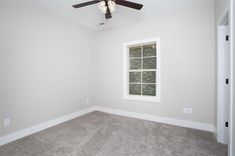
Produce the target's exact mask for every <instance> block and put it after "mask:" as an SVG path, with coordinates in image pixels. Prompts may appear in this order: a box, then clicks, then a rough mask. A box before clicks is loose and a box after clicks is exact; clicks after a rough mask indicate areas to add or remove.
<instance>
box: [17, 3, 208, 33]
mask: <svg viewBox="0 0 235 156" xmlns="http://www.w3.org/2000/svg"><path fill="white" fill-rule="evenodd" d="M22 1H27V2H30V3H32V4H33V5H36V6H37V7H40V8H42V9H45V10H47V11H49V12H51V13H53V14H56V15H58V16H60V17H63V18H65V19H67V20H69V21H71V22H74V23H76V24H78V25H80V26H83V27H85V28H88V29H91V30H101V29H104V28H108V27H112V26H121V25H126V24H129V23H133V22H140V21H142V20H143V19H146V18H152V17H154V15H155V14H156V13H157V11H156V10H159V9H161V10H162V9H163V8H162V7H161V8H159V6H162V5H159V4H160V3H164V4H165V3H167V4H176V3H177V4H182V2H186V3H191V2H199V1H201V2H202V1H206V0H130V1H133V2H137V3H141V4H143V5H144V7H143V8H142V10H140V11H138V10H135V9H131V8H127V7H123V6H118V5H117V7H116V11H115V12H114V13H113V18H112V19H110V20H109V21H106V20H105V18H104V14H103V13H102V12H101V11H99V10H98V8H97V5H96V4H94V5H90V6H87V7H84V8H79V9H74V8H73V7H72V5H74V4H78V3H82V2H86V1H90V0H22ZM163 6H165V5H163ZM168 6H169V5H167V7H168ZM170 6H171V5H170ZM170 6H169V7H170ZM168 10H169V8H168ZM102 22H103V23H105V25H103V26H100V25H99V24H100V23H102Z"/></svg>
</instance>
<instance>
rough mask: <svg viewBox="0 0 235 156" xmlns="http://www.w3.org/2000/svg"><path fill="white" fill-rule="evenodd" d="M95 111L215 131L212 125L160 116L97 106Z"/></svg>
mask: <svg viewBox="0 0 235 156" xmlns="http://www.w3.org/2000/svg"><path fill="white" fill-rule="evenodd" d="M96 110H98V111H101V112H106V113H110V114H116V115H121V116H126V117H132V118H137V119H143V120H149V121H154V122H160V123H165V124H170V125H175V126H180V127H186V128H193V129H198V130H203V131H209V132H213V133H214V130H215V126H214V125H212V124H206V123H201V122H194V121H187V120H180V119H173V118H168V117H161V116H155V115H147V114H142V113H135V112H130V111H124V110H118V109H111V108H105V107H98V106H97V107H96Z"/></svg>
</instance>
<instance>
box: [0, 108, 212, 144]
mask: <svg viewBox="0 0 235 156" xmlns="http://www.w3.org/2000/svg"><path fill="white" fill-rule="evenodd" d="M93 111H101V112H106V113H110V114H115V115H121V116H126V117H132V118H137V119H143V120H149V121H154V122H160V123H165V124H171V125H176V126H181V127H186V128H194V129H198V130H204V131H209V132H214V130H215V128H214V125H212V124H205V123H200V122H193V121H187V120H179V119H172V118H167V117H160V116H154V115H147V114H142V113H136V112H130V111H124V110H119V109H111V108H105V107H99V106H94V107H90V108H87V109H83V110H81V111H78V112H75V113H72V114H69V115H65V116H63V117H59V118H56V119H53V120H50V121H47V122H44V123H41V124H39V125H36V126H32V127H29V128H26V129H23V130H20V131H17V132H14V133H11V134H9V135H5V136H2V137H0V146H1V145H4V144H7V143H10V142H12V141H15V140H18V139H20V138H23V137H25V136H28V135H31V134H34V133H37V132H39V131H42V130H44V129H47V128H49V127H52V126H55V125H58V124H60V123H63V122H66V121H68V120H71V119H74V118H76V117H79V116H81V115H85V114H87V113H90V112H93Z"/></svg>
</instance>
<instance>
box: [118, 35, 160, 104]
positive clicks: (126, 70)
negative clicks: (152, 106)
mask: <svg viewBox="0 0 235 156" xmlns="http://www.w3.org/2000/svg"><path fill="white" fill-rule="evenodd" d="M152 43H155V44H156V95H155V96H146V95H130V94H129V62H128V61H129V59H130V58H129V47H133V46H138V45H141V46H142V45H144V44H152ZM160 60H161V58H160V38H159V37H156V38H149V39H144V40H137V41H131V42H126V43H123V99H125V100H134V101H145V102H160V95H161V73H160V72H161V71H160V70H161V66H160ZM141 71H143V70H141Z"/></svg>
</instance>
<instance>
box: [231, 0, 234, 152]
mask: <svg viewBox="0 0 235 156" xmlns="http://www.w3.org/2000/svg"><path fill="white" fill-rule="evenodd" d="M231 2H232V3H231V4H232V12H231V14H232V15H233V16H232V19H233V22H232V30H233V31H232V41H233V43H232V44H233V47H232V52H233V116H232V118H233V127H232V132H233V134H232V137H233V138H232V145H231V147H233V149H232V154H233V155H234V154H235V148H234V145H235V2H234V1H233V0H231ZM232 154H231V155H232Z"/></svg>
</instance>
